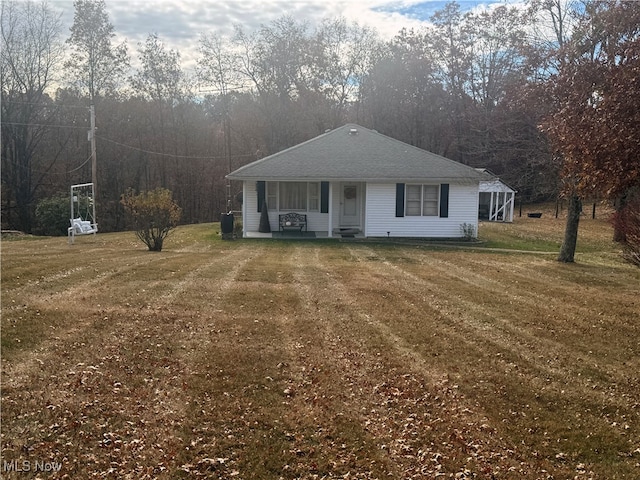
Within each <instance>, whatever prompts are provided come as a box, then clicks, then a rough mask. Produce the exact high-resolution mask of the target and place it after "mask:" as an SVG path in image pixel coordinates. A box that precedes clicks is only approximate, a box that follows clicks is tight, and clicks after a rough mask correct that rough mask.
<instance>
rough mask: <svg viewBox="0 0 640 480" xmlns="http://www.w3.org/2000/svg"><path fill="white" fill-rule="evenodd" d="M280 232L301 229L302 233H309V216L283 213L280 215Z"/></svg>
mask: <svg viewBox="0 0 640 480" xmlns="http://www.w3.org/2000/svg"><path fill="white" fill-rule="evenodd" d="M279 225H280V231H281V232H282V231H284V230H289V229H294V228H295V229H299V230H300V232H302V229H303V228H304V231H305V232H306V231H307V216H306V215H305V214H304V213H295V212H290V213H282V214H280V215H279Z"/></svg>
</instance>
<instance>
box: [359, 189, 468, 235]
mask: <svg viewBox="0 0 640 480" xmlns="http://www.w3.org/2000/svg"><path fill="white" fill-rule="evenodd" d="M366 212H367V215H366V221H365V225H366V230H365V235H366V236H367V237H386V236H387V234H388V235H389V236H391V237H423V238H457V237H462V236H463V234H462V229H461V225H462V224H463V223H466V224H470V225H473V226H474V231H475V232H476V234H477V232H478V185H477V184H475V185H456V184H451V185H450V186H449V217H448V218H440V217H422V216H420V217H396V185H395V183H385V184H371V183H370V184H367V194H366Z"/></svg>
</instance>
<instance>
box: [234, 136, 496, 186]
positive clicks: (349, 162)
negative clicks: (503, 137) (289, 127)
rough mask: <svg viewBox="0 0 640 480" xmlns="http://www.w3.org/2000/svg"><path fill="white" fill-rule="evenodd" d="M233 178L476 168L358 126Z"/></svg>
mask: <svg viewBox="0 0 640 480" xmlns="http://www.w3.org/2000/svg"><path fill="white" fill-rule="evenodd" d="M227 177H228V178H230V179H232V180H274V181H275V180H289V181H293V180H298V181H320V180H341V181H369V182H375V181H383V182H385V181H389V182H402V181H416V180H420V181H436V182H462V181H467V182H468V181H471V182H477V181H479V180H481V179H482V178H483V175H482V174H481V173H480V172H478V171H476V170H475V169H473V168H471V167H468V166H466V165H463V164H461V163H458V162H454V161H453V160H449V159H448V158H445V157H442V156H440V155H436V154H435V153H431V152H428V151H426V150H422V149H420V148H417V147H413V146H411V145H409V144H406V143H403V142H400V141H398V140H395V139H393V138H390V137H387V136H385V135H382V134H380V133H378V132H376V131H375V130H369V129H367V128H364V127H361V126H359V125H355V124H347V125H344V126H342V127H339V128H336V129H335V130H331V131H329V132H327V133H324V134H322V135H319V136H317V137H315V138H312V139H310V140H307V141H306V142H303V143H301V144H299V145H296V146H294V147H291V148H288V149H286V150H283V151H281V152H278V153H275V154H273V155H270V156H268V157H265V158H262V159H260V160H257V161H255V162H253V163H250V164H248V165H245V166H244V167H241V168H239V169H237V170H235V171H234V172H232V173H230V174H229V175H227Z"/></svg>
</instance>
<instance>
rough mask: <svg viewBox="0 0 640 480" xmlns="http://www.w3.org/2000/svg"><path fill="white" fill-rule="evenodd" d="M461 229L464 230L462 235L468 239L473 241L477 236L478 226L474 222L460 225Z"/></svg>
mask: <svg viewBox="0 0 640 480" xmlns="http://www.w3.org/2000/svg"><path fill="white" fill-rule="evenodd" d="M460 231H461V232H462V237H463V238H464V239H465V240H467V241H471V240H474V239H475V238H476V227H475V226H474V225H473V223H463V224H462V225H460Z"/></svg>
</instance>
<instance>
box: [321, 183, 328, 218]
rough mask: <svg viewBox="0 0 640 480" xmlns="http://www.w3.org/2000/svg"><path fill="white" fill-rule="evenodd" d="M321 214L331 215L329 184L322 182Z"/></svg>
mask: <svg viewBox="0 0 640 480" xmlns="http://www.w3.org/2000/svg"><path fill="white" fill-rule="evenodd" d="M320 213H329V182H320Z"/></svg>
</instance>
